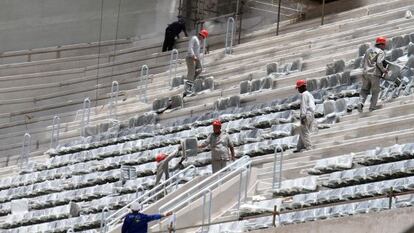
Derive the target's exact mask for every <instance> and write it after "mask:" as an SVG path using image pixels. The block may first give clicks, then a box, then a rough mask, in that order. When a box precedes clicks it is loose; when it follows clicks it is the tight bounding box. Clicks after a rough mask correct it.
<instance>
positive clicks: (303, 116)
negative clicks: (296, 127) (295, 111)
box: [300, 115, 306, 125]
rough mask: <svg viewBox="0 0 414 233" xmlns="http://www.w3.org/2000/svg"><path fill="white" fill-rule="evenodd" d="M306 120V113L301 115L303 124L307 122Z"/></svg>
mask: <svg viewBox="0 0 414 233" xmlns="http://www.w3.org/2000/svg"><path fill="white" fill-rule="evenodd" d="M305 121H306V115H301V116H300V123H301V124H302V125H303V124H305Z"/></svg>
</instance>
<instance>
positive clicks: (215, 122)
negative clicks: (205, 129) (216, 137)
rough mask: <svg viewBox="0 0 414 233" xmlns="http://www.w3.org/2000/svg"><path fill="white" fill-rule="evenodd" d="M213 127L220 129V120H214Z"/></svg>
mask: <svg viewBox="0 0 414 233" xmlns="http://www.w3.org/2000/svg"><path fill="white" fill-rule="evenodd" d="M213 126H220V127H221V121H220V120H214V121H213Z"/></svg>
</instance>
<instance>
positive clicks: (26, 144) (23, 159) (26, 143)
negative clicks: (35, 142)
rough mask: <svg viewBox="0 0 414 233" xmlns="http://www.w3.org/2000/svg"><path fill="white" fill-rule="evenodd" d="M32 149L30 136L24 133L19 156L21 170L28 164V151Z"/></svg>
mask: <svg viewBox="0 0 414 233" xmlns="http://www.w3.org/2000/svg"><path fill="white" fill-rule="evenodd" d="M31 147H32V136H31V135H30V134H29V133H25V134H24V136H23V143H22V152H21V154H20V160H19V166H20V168H23V167H24V165H27V163H28V162H29V156H30V151H31Z"/></svg>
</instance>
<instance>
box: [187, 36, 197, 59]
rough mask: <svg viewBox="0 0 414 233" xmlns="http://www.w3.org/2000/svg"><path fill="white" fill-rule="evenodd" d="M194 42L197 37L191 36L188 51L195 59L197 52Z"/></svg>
mask: <svg viewBox="0 0 414 233" xmlns="http://www.w3.org/2000/svg"><path fill="white" fill-rule="evenodd" d="M194 43H195V39H194V37H191V39H190V41H189V42H188V52H189V54H190V56H191V57H193V58H194V59H195V57H196V56H195V52H194V49H193V47H194Z"/></svg>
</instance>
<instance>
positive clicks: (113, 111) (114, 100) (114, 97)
mask: <svg viewBox="0 0 414 233" xmlns="http://www.w3.org/2000/svg"><path fill="white" fill-rule="evenodd" d="M118 95H119V83H118V81H113V82H112V86H111V96H110V99H109V106H108V110H109V111H108V113H109V115H108V116H109V118H110V119H116V115H117V106H118Z"/></svg>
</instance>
